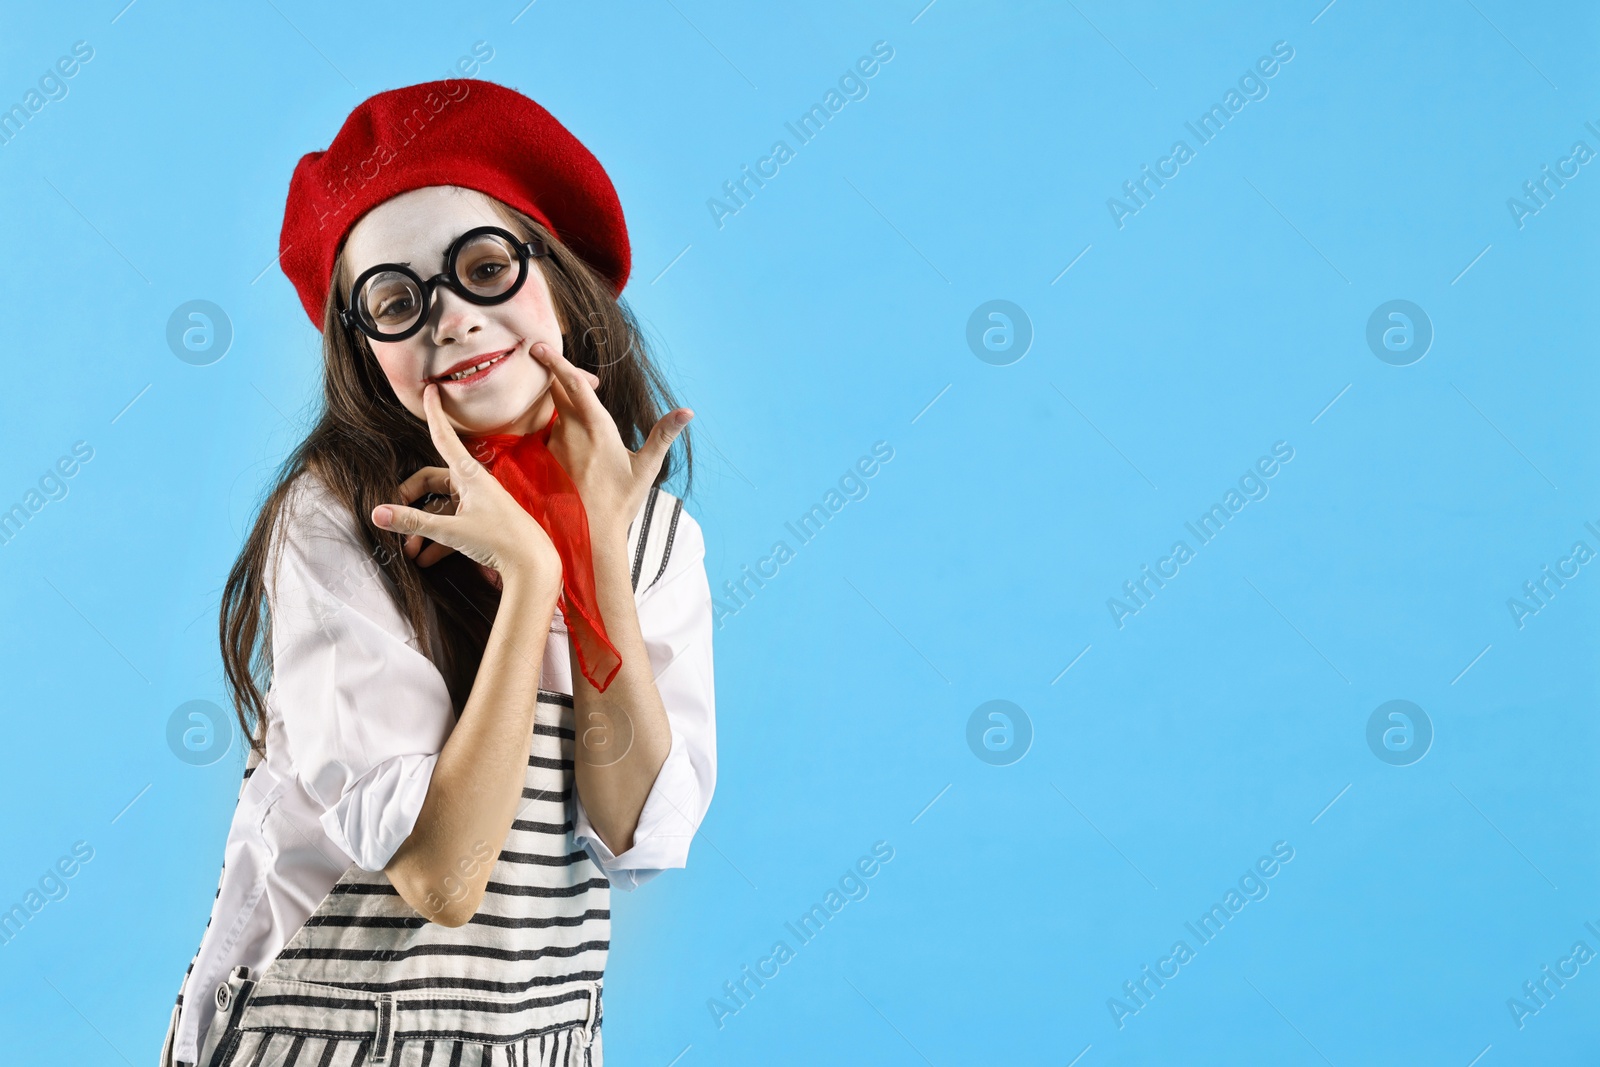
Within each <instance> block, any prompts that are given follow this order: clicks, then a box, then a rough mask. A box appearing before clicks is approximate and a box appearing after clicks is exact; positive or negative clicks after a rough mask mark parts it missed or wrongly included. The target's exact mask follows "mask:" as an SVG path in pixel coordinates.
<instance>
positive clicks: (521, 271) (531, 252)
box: [339, 226, 550, 341]
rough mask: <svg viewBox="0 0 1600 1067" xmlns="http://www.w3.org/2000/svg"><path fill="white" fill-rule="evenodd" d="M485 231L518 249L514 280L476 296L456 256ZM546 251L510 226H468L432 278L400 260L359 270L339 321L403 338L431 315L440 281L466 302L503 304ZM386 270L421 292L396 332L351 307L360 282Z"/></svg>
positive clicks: (382, 336)
mask: <svg viewBox="0 0 1600 1067" xmlns="http://www.w3.org/2000/svg"><path fill="white" fill-rule="evenodd" d="M485 234H493V235H494V236H496V237H500V238H503V239H504V240H505V242H506V244H508V245H510V246H511V247H512V248H513V249H514V250H515V251H516V253H517V262H518V270H517V280H516V281H515V282H513V283H512V285H511V288H509V289H507V290H506V291H505V292H503V293H499V294H497V295H495V296H479V295H478V294H477V293H474V292H472V291H471V290H470V289H468V288H467V287H466V286H464V285H462V284H461V281H460V279H458V278H457V277H456V257H457V256H459V255H460V254H461V250H462V249H463V248H465V247H466V246H467V242H469V241H471V240H472V239H474V238H476V237H482V236H484V235H485ZM549 254H550V249H549V246H547V245H546V244H545V242H544V241H542V240H540V239H539V238H537V237H536V238H534V239H533V240H531V241H523V240H520V239H519V238H518V237H517V236H516V235H515V234H513V233H511V232H510V231H509V230H506V229H503V228H501V227H499V226H479V227H476V228H475V229H471V230H468V231H467V232H466V233H464V234H462V235H461V236H460V237H457V238H456V239H455V240H454V241H452V242H450V247H449V248H448V249H446V250H445V254H444V270H443V271H441V272H440V273H438V274H435V275H434V276H433V277H431V278H428V279H423V277H422V276H421V275H419V274H418V273H417V272H416V271H414V270H412V269H411V268H410V267H407V266H405V265H404V264H402V263H379V264H378V265H377V266H374V267H369V268H367V269H366V270H364V271H362V272H361V276H360V277H359V278H357V279H356V280H355V282H354V284H352V285H351V286H350V297H349V299H348V300H346V301H345V304H346V306H345V307H342V308H340V309H339V321H340V322H341V323H343V324H344V327H345V329H347V330H360V331H361V332H362V333H364V334H366V335H367V336H368V337H370V338H372V339H373V340H374V341H404V340H405V339H406V338H408V337H411V336H412V335H414V334H415V333H416V332H417V331H418V330H420V329H422V327H423V326H424V325H425V324H426V323H427V321H428V319H429V318H430V317H431V316H432V314H433V290H434V287H435V286H438V285H440V284H443V285H447V286H449V287H450V290H451V291H452V292H454V293H455V294H456V295H457V296H459V297H461V299H463V300H465V301H467V302H468V303H472V304H479V305H484V306H487V305H490V304H503V303H505V302H506V301H507V300H510V299H511V298H512V297H513V296H516V295H517V290H519V289H521V288H522V285H523V283H524V282H526V281H527V280H528V262H529V260H531V259H537V258H538V257H540V256H547V255H549ZM386 271H393V272H395V273H397V274H404V275H406V276H407V277H409V278H410V279H411V280H412V281H414V282H416V283H417V291H418V292H420V293H421V294H422V309H421V310H420V311H419V312H418V313H417V321H416V322H413V323H412V324H411V325H410V326H408V327H406V328H405V329H404V330H401V331H400V332H399V333H381V332H379V331H378V329H377V327H369V326H368V325H367V323H366V322H365V321H364V320H363V319H362V317H361V316H360V315H358V314H356V312H355V310H354V308H355V304H356V300H357V298H358V297H359V295H360V293H361V288H362V286H364V285H366V284H367V282H368V281H369V280H370V279H371V278H372V277H374V276H375V275H378V274H382V273H384V272H386Z"/></svg>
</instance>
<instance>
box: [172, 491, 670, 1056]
mask: <svg viewBox="0 0 1600 1067" xmlns="http://www.w3.org/2000/svg"><path fill="white" fill-rule="evenodd" d="M668 501H670V507H669V506H668V505H667V503H666V502H668ZM682 512H683V501H682V500H680V499H678V498H676V497H674V496H672V495H671V494H669V493H666V492H665V491H663V490H661V489H659V488H652V489H651V491H650V492H649V493H648V494H647V496H646V498H645V503H644V505H643V506H642V507H641V509H640V512H639V515H638V516H637V517H636V518H635V519H634V521H633V523H631V524H630V526H629V530H628V535H629V547H630V555H631V558H632V561H633V567H632V574H631V578H632V584H633V589H634V592H635V594H636V595H637V594H638V593H640V592H642V591H643V590H644V589H648V588H649V587H650V586H652V585H654V584H655V583H656V582H657V581H659V580H660V579H661V577H662V575H664V574H665V573H666V569H667V561H668V559H669V558H670V556H671V553H672V544H673V540H674V537H675V535H676V533H677V530H678V519H679V516H680V515H681V514H682ZM641 581H644V582H645V584H644V585H643V586H642V587H641V585H640V582H641ZM573 711H574V708H573V698H572V696H571V694H568V693H558V692H552V691H549V690H544V689H541V690H540V691H539V697H538V705H537V708H536V713H535V724H534V731H533V738H532V744H531V747H530V750H529V756H528V771H527V776H526V780H525V782H524V788H523V792H522V797H523V800H522V807H521V809H520V810H519V811H518V813H517V817H516V819H515V821H514V822H513V823H512V826H511V831H510V833H509V834H508V835H507V837H506V841H505V844H504V846H503V847H502V848H501V851H500V853H499V855H498V857H497V858H496V859H495V864H494V869H493V871H492V872H491V874H490V878H489V883H488V888H487V891H486V893H485V894H484V898H483V902H482V904H481V905H480V906H479V908H478V912H477V914H476V915H474V916H473V918H472V919H471V921H470V922H468V923H467V924H466V925H464V926H461V927H457V928H450V927H446V926H441V925H438V924H436V923H430V922H428V921H426V920H425V919H424V918H423V917H422V916H421V915H420V914H419V913H418V912H417V911H416V910H415V909H413V908H412V907H411V906H410V905H409V904H407V903H406V902H405V901H404V900H403V899H402V898H401V897H400V895H399V893H398V892H397V891H396V890H395V888H394V887H393V885H392V884H390V882H389V879H388V876H387V875H385V874H384V873H383V872H381V871H380V872H369V871H365V870H362V869H361V868H360V867H358V866H355V865H354V864H352V865H351V866H350V867H349V868H348V869H347V870H346V871H345V873H344V874H343V875H342V876H340V878H339V880H338V881H337V882H336V883H335V884H334V886H333V888H332V889H331V890H330V891H329V892H328V894H327V896H326V897H324V898H323V900H322V902H321V904H320V905H319V906H318V907H317V909H316V910H315V911H314V912H313V913H312V915H311V916H310V917H309V918H308V919H307V920H306V921H305V923H304V924H303V925H302V926H301V928H300V929H299V931H298V932H297V933H296V934H295V936H294V937H293V938H292V939H291V940H290V942H289V943H288V944H287V945H286V946H284V948H283V950H282V951H281V952H280V953H279V954H278V956H277V957H276V958H275V959H274V960H273V962H272V963H271V964H270V965H269V966H268V968H267V970H266V973H265V974H263V975H260V976H259V977H258V978H256V979H255V980H252V979H250V978H249V977H247V976H244V975H241V974H239V973H237V972H236V973H235V974H234V975H233V976H232V977H230V978H229V980H228V982H227V983H226V990H227V998H228V999H229V1004H228V1008H227V1010H225V1011H224V1010H221V1009H218V1010H217V1013H216V1017H215V1018H214V1020H213V1022H212V1024H211V1026H210V1028H209V1029H208V1031H207V1033H206V1038H205V1042H204V1044H203V1046H202V1048H201V1053H200V1067H289V1065H293V1067H357V1065H360V1067H367V1065H372V1067H480V1065H482V1067H580V1065H581V1067H599V1065H600V1064H601V1063H602V1047H603V1046H602V1040H601V1021H602V1019H603V1017H604V1009H603V1005H602V991H603V986H604V977H605V967H606V959H607V956H608V954H609V951H610V946H611V897H610V893H611V888H610V882H609V881H608V880H607V879H606V876H605V872H604V871H602V870H601V869H600V867H599V866H598V865H597V864H595V862H594V861H593V859H592V858H591V857H590V856H589V854H588V852H586V851H585V850H584V849H582V848H580V847H578V846H577V845H576V843H575V842H574V840H573V837H572V833H573V818H572V816H573V812H574V789H575V786H574V777H573V746H574V733H573ZM258 762H259V757H258V756H257V755H256V754H255V753H254V752H252V753H251V754H250V756H249V759H248V765H247V767H246V769H245V772H244V777H245V784H248V781H249V778H250V775H251V773H252V772H253V771H254V770H255V767H256V765H257V763H258ZM240 792H241V795H242V793H243V786H242V785H241V790H240ZM462 858H463V859H464V860H470V859H471V858H472V857H471V856H470V854H469V853H468V852H467V851H466V850H464V852H463V857H462ZM220 891H221V882H220V880H219V883H218V892H219V893H220ZM208 926H209V923H208ZM193 967H194V964H193V962H191V963H190V970H191V971H192V970H193ZM240 970H243V968H240ZM187 975H188V972H185V980H186V981H187ZM195 992H196V994H197V995H198V996H207V997H208V996H210V995H211V993H212V991H208V990H200V991H195ZM218 992H222V991H221V990H219V991H218ZM183 1003H184V998H183V996H182V995H181V994H180V995H179V997H178V1005H177V1008H175V1009H174V1011H173V1016H172V1023H171V1025H170V1026H169V1029H168V1035H167V1044H166V1047H165V1048H164V1049H163V1051H162V1067H189V1065H184V1064H178V1063H177V1062H176V1061H174V1060H173V1059H172V1057H171V1047H172V1043H173V1033H174V1031H175V1029H176V1026H177V1022H178V1019H179V1013H180V1012H181V1010H182V1008H183ZM194 1007H195V1008H196V1009H201V1010H204V1009H206V1008H207V1007H208V1006H207V1005H204V1004H196V1005H195V1006H194Z"/></svg>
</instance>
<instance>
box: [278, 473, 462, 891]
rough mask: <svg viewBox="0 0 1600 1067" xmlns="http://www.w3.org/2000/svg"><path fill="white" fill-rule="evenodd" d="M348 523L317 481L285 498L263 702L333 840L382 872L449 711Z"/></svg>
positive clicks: (416, 800)
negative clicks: (267, 704) (270, 670)
mask: <svg viewBox="0 0 1600 1067" xmlns="http://www.w3.org/2000/svg"><path fill="white" fill-rule="evenodd" d="M353 522H354V520H353V518H352V516H351V515H350V513H349V511H348V510H347V509H346V508H344V506H343V505H342V504H340V503H339V502H338V500H337V499H336V498H334V497H333V496H332V495H331V494H330V493H329V492H328V491H327V489H326V488H325V487H323V486H322V484H321V483H320V482H319V481H317V480H316V478H315V476H314V475H311V474H305V475H302V476H301V477H300V479H299V480H298V481H297V482H296V483H295V485H294V487H293V488H292V489H291V493H290V497H289V500H288V501H287V506H286V507H285V509H284V513H283V516H282V518H281V519H280V528H279V529H278V530H276V531H274V536H273V539H272V545H271V548H270V550H269V553H268V566H267V591H268V605H269V610H270V612H271V620H272V659H273V677H272V685H271V689H270V691H269V693H268V700H269V701H270V702H271V707H272V711H273V713H274V714H273V716H272V720H273V726H272V728H273V729H277V730H281V737H282V741H283V752H284V754H285V757H286V760H287V763H288V765H289V767H290V768H291V769H292V771H293V773H294V776H295V777H296V779H298V781H299V782H300V784H301V786H302V787H303V788H304V789H305V790H306V792H307V793H308V794H309V795H310V796H311V797H312V798H313V799H314V800H315V801H317V802H318V803H319V804H320V805H321V806H322V808H323V813H322V815H321V822H322V826H323V829H324V830H325V831H326V832H327V834H328V837H329V838H330V839H331V840H332V841H333V842H334V844H336V845H337V846H338V847H339V848H340V849H342V850H343V851H344V853H345V854H346V855H347V856H349V858H350V860H351V862H353V863H355V864H357V865H358V866H360V867H361V868H362V869H364V870H368V871H380V870H382V869H383V868H384V867H385V866H386V865H387V864H388V862H389V860H390V859H391V858H392V857H393V855H394V853H395V851H396V850H397V849H398V848H399V847H400V845H401V844H402V843H403V842H404V841H405V839H406V838H407V837H408V836H409V835H410V833H411V830H412V828H413V827H414V826H415V825H416V820H417V815H418V813H419V812H420V811H421V810H422V802H423V800H424V799H425V798H426V796H427V793H428V784H429V782H430V781H431V780H432V776H433V767H434V764H435V763H436V762H437V761H438V758H439V752H440V750H441V749H443V748H444V743H445V741H446V740H447V739H448V738H449V736H450V730H451V729H452V728H453V726H454V724H455V711H454V708H453V706H452V704H451V701H450V695H449V690H448V689H447V687H446V686H445V681H444V678H443V676H442V675H441V674H440V673H439V670H438V668H437V667H435V666H434V664H433V662H432V661H431V660H430V659H429V658H428V657H427V656H426V655H425V654H424V653H423V651H422V648H421V646H420V645H419V643H418V638H417V636H416V634H415V633H414V632H413V630H412V628H411V626H410V624H409V622H408V621H407V620H406V619H405V617H404V616H402V615H401V614H400V611H399V608H398V607H397V606H396V604H395V602H394V600H393V598H392V597H391V595H390V593H389V590H388V586H387V578H386V577H385V576H384V574H383V571H382V569H381V568H380V567H379V565H378V562H377V560H376V559H374V558H372V556H371V555H370V554H369V553H368V551H367V549H366V547H365V545H364V544H363V543H362V542H361V540H360V539H359V537H358V535H357V532H356V529H355V528H354V526H353Z"/></svg>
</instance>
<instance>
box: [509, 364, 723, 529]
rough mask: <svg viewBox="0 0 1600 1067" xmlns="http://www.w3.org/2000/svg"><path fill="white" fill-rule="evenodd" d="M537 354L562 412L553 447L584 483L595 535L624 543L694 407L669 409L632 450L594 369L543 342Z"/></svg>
mask: <svg viewBox="0 0 1600 1067" xmlns="http://www.w3.org/2000/svg"><path fill="white" fill-rule="evenodd" d="M533 358H534V359H536V360H538V361H539V362H540V363H541V364H543V365H544V367H545V369H546V370H548V371H550V376H551V381H550V393H551V397H552V398H553V399H554V400H555V405H556V411H557V412H558V413H559V415H560V417H559V418H558V419H556V426H555V431H554V432H553V433H551V435H550V451H551V453H552V454H553V455H554V456H555V457H556V460H557V461H558V462H560V464H561V466H562V467H563V468H564V469H565V470H566V472H567V474H568V475H570V476H571V478H572V481H573V483H574V484H575V485H576V486H577V487H578V495H579V496H580V497H582V498H583V507H584V511H585V512H587V513H588V517H589V534H590V537H591V538H592V539H596V540H599V539H603V538H610V539H612V540H613V541H614V542H616V543H618V544H620V543H622V542H623V541H624V540H625V539H626V537H627V535H628V525H629V524H630V523H631V522H633V517H634V516H635V515H637V514H638V513H639V509H640V508H641V507H643V506H644V498H645V494H646V493H648V492H649V491H650V485H651V483H652V482H654V481H655V477H656V473H657V472H658V471H660V470H661V463H662V461H663V460H664V459H666V457H667V449H669V448H670V447H672V442H673V441H675V440H677V438H678V434H679V433H681V432H682V431H683V428H684V427H685V426H687V425H688V424H689V420H690V419H692V418H694V412H692V411H690V410H689V409H688V408H677V409H675V410H673V411H669V412H667V413H666V414H665V415H663V416H662V417H661V420H660V421H659V422H657V423H656V424H655V426H654V427H653V428H652V429H651V430H650V433H649V435H648V436H647V437H646V438H645V442H644V447H643V448H641V449H639V451H637V452H630V451H628V447H627V446H626V445H624V444H623V443H622V435H621V434H620V433H619V432H618V431H617V424H616V421H615V420H614V419H612V417H611V413H610V412H609V411H607V410H606V406H605V405H604V404H602V403H601V402H600V398H599V396H597V395H596V394H595V391H594V388H595V387H594V386H593V385H591V384H590V382H589V379H590V378H592V377H594V376H593V375H591V374H589V373H588V372H587V371H583V370H579V369H578V368H577V367H575V366H573V364H572V363H571V361H569V360H568V359H567V357H566V356H565V355H563V354H561V353H558V352H556V351H555V350H554V349H552V348H551V347H550V346H549V345H547V344H544V343H543V342H540V343H539V344H536V345H534V346H533Z"/></svg>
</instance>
